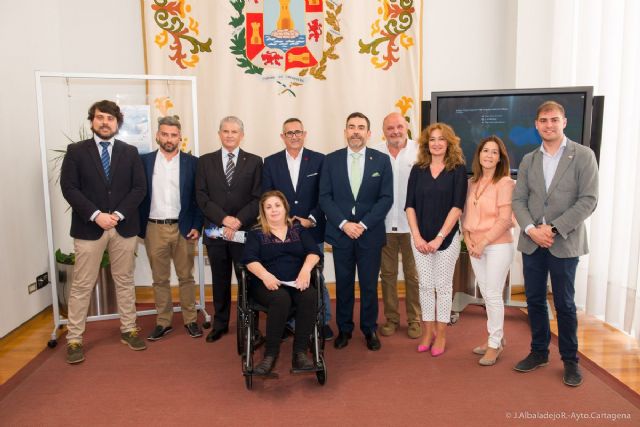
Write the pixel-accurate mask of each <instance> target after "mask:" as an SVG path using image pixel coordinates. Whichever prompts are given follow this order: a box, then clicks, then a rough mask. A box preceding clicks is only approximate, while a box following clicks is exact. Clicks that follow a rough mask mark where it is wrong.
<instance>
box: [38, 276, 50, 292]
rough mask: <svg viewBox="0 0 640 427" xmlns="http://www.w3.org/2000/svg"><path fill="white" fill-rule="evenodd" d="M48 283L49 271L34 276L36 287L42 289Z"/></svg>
mask: <svg viewBox="0 0 640 427" xmlns="http://www.w3.org/2000/svg"><path fill="white" fill-rule="evenodd" d="M48 284H49V273H42V274H41V275H39V276H38V277H36V286H37V288H38V289H42V288H44V287H45V286H47V285H48Z"/></svg>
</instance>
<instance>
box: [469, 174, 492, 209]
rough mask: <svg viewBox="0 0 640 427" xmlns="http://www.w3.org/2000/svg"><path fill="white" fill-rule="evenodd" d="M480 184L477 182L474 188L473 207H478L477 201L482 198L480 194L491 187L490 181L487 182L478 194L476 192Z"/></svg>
mask: <svg viewBox="0 0 640 427" xmlns="http://www.w3.org/2000/svg"><path fill="white" fill-rule="evenodd" d="M480 184H481V182H480V181H478V186H477V187H476V191H475V193H474V195H473V197H474V199H475V200H474V201H473V206H478V200H480V196H482V194H483V193H484V191H485V190H486V189H487V187H489V186H490V185H491V180H489V182H487V184H486V185H485V186H484V187H483V188H482V190H481V191H480V192H478V190H479V189H480Z"/></svg>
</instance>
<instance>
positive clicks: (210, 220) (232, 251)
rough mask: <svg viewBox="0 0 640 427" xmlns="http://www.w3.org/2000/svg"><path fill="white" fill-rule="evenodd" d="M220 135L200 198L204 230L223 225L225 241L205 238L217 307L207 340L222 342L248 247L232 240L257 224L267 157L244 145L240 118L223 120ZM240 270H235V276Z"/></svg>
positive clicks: (200, 183) (207, 161)
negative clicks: (234, 267) (236, 266)
mask: <svg viewBox="0 0 640 427" xmlns="http://www.w3.org/2000/svg"><path fill="white" fill-rule="evenodd" d="M218 136H219V137H220V142H221V143H222V148H221V149H220V150H218V151H215V152H213V153H209V154H205V155H204V156H202V157H200V159H199V160H198V170H197V172H196V199H197V201H198V206H200V209H201V210H202V213H203V214H204V217H205V224H204V225H205V229H206V228H208V227H210V226H211V225H214V226H217V227H224V239H210V238H208V237H207V236H206V235H205V238H204V243H205V244H206V245H207V253H208V255H209V262H210V264H211V275H212V281H213V305H214V309H215V314H214V319H213V328H212V330H211V332H210V333H209V334H208V335H207V342H214V341H217V340H219V339H220V338H221V337H222V335H224V334H226V333H227V332H228V331H229V314H230V309H231V267H232V265H233V264H234V262H241V260H242V252H243V250H244V244H243V243H236V242H234V241H233V240H234V238H236V237H237V236H236V233H238V232H246V231H248V230H249V229H250V228H251V227H252V226H253V225H254V224H255V223H256V218H257V216H258V201H259V200H260V195H261V192H260V181H261V179H262V159H261V158H260V157H258V156H256V155H255V154H251V153H247V152H246V151H244V150H241V149H240V142H241V141H242V138H243V137H244V125H243V123H242V121H241V120H240V119H239V118H237V117H234V116H229V117H225V118H223V119H222V120H221V121H220V127H219V131H218ZM239 273H240V272H239V271H236V277H240V274H239Z"/></svg>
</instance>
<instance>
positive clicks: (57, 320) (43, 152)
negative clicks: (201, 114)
mask: <svg viewBox="0 0 640 427" xmlns="http://www.w3.org/2000/svg"><path fill="white" fill-rule="evenodd" d="M43 78H62V79H88V80H91V79H93V80H143V81H149V80H165V81H187V82H191V108H192V111H193V136H194V141H193V147H194V152H195V155H198V154H199V144H198V98H197V85H196V77H195V76H165V75H145V74H95V73H59V72H45V71H36V72H35V81H36V99H37V106H38V130H39V135H40V159H41V162H42V187H43V190H44V204H45V219H46V224H47V244H48V248H49V272H50V273H49V278H50V281H51V295H52V300H53V301H52V304H53V322H54V326H53V331H52V332H51V339H50V340H49V342H48V343H47V345H48V346H49V347H50V348H53V347H55V346H56V345H57V340H58V335H57V331H58V329H60V328H61V327H62V326H63V325H66V324H67V323H69V321H68V320H67V319H65V318H61V316H60V308H59V307H58V292H57V290H58V278H57V274H55V272H56V260H55V251H54V246H53V230H52V219H51V217H52V212H51V194H50V192H49V172H48V170H49V169H48V161H47V144H46V133H45V123H44V108H43V97H42V96H43V95H42V79H43ZM198 284H199V286H200V300H199V301H196V309H197V310H200V311H201V312H202V314H203V315H204V318H205V322H204V325H203V326H204V327H205V328H208V327H210V325H211V315H210V314H209V313H207V311H206V309H205V298H204V256H203V253H202V238H200V239H199V240H198ZM180 310H181V309H180V307H174V308H173V311H174V312H178V311H180ZM156 313H157V310H155V309H151V310H141V311H136V314H137V315H138V316H146V315H151V314H156ZM119 317H120V316H119V315H118V314H101V315H97V316H89V317H87V321H88V322H94V321H98V320H110V319H117V318H119Z"/></svg>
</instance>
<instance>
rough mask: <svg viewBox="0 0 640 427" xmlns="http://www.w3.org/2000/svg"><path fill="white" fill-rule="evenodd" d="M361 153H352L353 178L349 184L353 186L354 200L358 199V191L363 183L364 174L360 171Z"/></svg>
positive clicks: (350, 178)
mask: <svg viewBox="0 0 640 427" xmlns="http://www.w3.org/2000/svg"><path fill="white" fill-rule="evenodd" d="M361 155H362V154H360V153H351V176H350V177H349V183H350V184H351V192H352V193H353V198H354V199H356V198H358V190H360V184H361V183H362V172H361V171H360V156H361Z"/></svg>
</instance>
